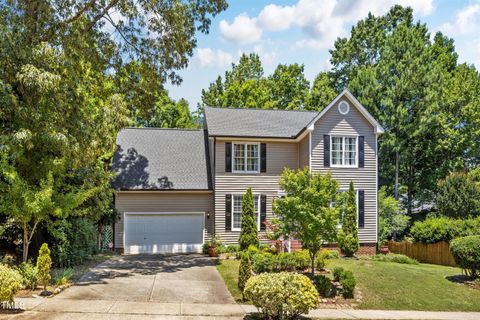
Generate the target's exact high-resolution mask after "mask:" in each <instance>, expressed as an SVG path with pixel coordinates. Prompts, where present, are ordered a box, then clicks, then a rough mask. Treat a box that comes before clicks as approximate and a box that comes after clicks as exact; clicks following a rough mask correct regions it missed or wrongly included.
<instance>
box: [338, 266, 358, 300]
mask: <svg viewBox="0 0 480 320" xmlns="http://www.w3.org/2000/svg"><path fill="white" fill-rule="evenodd" d="M340 284H341V286H342V295H343V297H344V298H353V291H354V290H355V286H356V284H357V282H356V280H355V277H354V276H353V273H352V272H351V271H348V270H344V271H343V272H342V274H341V276H340Z"/></svg>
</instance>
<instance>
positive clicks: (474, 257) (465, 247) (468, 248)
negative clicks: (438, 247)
mask: <svg viewBox="0 0 480 320" xmlns="http://www.w3.org/2000/svg"><path fill="white" fill-rule="evenodd" d="M450 251H451V252H452V255H453V258H454V259H455V262H456V263H457V264H458V265H459V266H460V267H461V268H462V269H463V270H465V271H466V273H467V275H469V276H471V277H473V278H476V277H477V276H479V271H480V236H468V237H461V238H457V239H454V240H453V241H452V242H451V243H450Z"/></svg>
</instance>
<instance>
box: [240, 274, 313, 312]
mask: <svg viewBox="0 0 480 320" xmlns="http://www.w3.org/2000/svg"><path fill="white" fill-rule="evenodd" d="M244 293H245V297H246V298H247V299H250V300H251V301H252V303H253V305H254V306H255V307H257V309H258V310H259V311H260V312H261V313H262V315H263V316H264V318H265V319H293V318H296V317H297V316H299V315H301V314H304V313H308V312H309V311H310V310H311V309H313V308H315V307H316V306H317V304H318V292H317V290H316V289H315V287H314V286H313V284H312V282H311V281H310V279H309V278H307V277H306V276H304V275H301V274H297V273H290V272H280V273H262V274H260V275H258V276H254V277H252V278H250V279H249V280H248V282H247V285H246V286H245V291H244Z"/></svg>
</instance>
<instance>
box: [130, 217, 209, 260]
mask: <svg viewBox="0 0 480 320" xmlns="http://www.w3.org/2000/svg"><path fill="white" fill-rule="evenodd" d="M203 217H204V216H203V213H168V214H164V213H125V222H124V223H125V224H124V227H125V253H127V254H135V253H190V252H201V251H202V244H203V228H204V226H203V219H204V218H203Z"/></svg>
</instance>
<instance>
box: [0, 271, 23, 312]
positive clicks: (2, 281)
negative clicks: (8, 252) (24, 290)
mask: <svg viewBox="0 0 480 320" xmlns="http://www.w3.org/2000/svg"><path fill="white" fill-rule="evenodd" d="M21 287H22V276H21V275H20V273H18V271H16V270H15V269H13V268H10V267H8V266H6V265H3V264H0V303H4V302H13V296H14V295H15V294H16V293H17V292H18V290H20V288H21Z"/></svg>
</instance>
